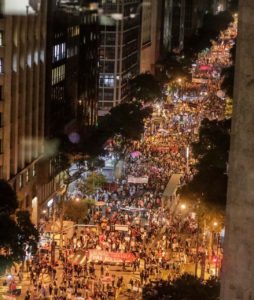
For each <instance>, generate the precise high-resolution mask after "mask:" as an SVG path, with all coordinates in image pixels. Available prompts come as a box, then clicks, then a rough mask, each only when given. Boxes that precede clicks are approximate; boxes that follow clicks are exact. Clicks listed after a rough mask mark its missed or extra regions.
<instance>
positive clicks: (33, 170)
mask: <svg viewBox="0 0 254 300" xmlns="http://www.w3.org/2000/svg"><path fill="white" fill-rule="evenodd" d="M32 175H33V176H35V175H36V169H35V165H33V169H32Z"/></svg>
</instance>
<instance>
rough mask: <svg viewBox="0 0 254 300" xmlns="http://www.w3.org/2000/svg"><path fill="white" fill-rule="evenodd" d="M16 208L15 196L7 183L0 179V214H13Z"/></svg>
mask: <svg viewBox="0 0 254 300" xmlns="http://www.w3.org/2000/svg"><path fill="white" fill-rule="evenodd" d="M17 208H18V201H17V197H16V194H15V192H14V190H13V189H12V187H11V186H10V185H9V184H8V182H7V181H5V180H2V179H0V214H2V213H6V214H9V215H10V214H13V213H14V212H15V210H16V209H17Z"/></svg>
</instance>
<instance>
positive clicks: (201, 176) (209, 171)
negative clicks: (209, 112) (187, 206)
mask: <svg viewBox="0 0 254 300" xmlns="http://www.w3.org/2000/svg"><path fill="white" fill-rule="evenodd" d="M230 126H231V120H230V119H226V120H223V121H217V120H215V121H209V120H208V119H205V120H203V121H202V124H201V127H200V130H199V141H198V142H196V143H193V144H192V150H193V155H194V158H195V159H196V160H197V163H196V165H195V169H196V173H195V174H194V177H193V179H192V180H191V182H189V183H188V184H187V185H185V186H184V187H183V188H182V189H181V190H180V194H181V195H182V197H186V198H189V199H200V200H201V201H204V202H207V203H211V204H212V205H213V206H218V207H221V208H222V209H224V208H225V205H226V195H227V162H228V154H229V144H230Z"/></svg>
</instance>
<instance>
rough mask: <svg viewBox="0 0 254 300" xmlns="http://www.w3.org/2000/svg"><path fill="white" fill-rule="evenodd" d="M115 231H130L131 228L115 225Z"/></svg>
mask: <svg viewBox="0 0 254 300" xmlns="http://www.w3.org/2000/svg"><path fill="white" fill-rule="evenodd" d="M115 230H118V231H128V230H129V226H128V225H121V224H115Z"/></svg>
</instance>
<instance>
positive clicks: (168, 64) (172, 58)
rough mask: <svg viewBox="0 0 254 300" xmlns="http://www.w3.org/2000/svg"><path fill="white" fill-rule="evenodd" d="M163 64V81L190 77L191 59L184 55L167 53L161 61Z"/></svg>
mask: <svg viewBox="0 0 254 300" xmlns="http://www.w3.org/2000/svg"><path fill="white" fill-rule="evenodd" d="M161 64H162V65H163V68H162V72H164V73H165V74H164V76H163V78H164V79H162V80H163V81H166V82H168V80H170V81H171V82H173V81H176V80H177V79H178V78H184V79H185V80H189V79H191V73H190V71H189V69H190V68H191V59H189V58H188V57H187V56H186V55H175V54H172V53H168V55H167V57H166V58H165V59H164V60H163V61H162V62H161Z"/></svg>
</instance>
